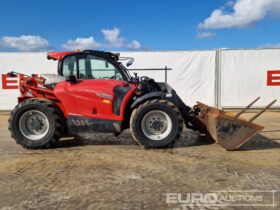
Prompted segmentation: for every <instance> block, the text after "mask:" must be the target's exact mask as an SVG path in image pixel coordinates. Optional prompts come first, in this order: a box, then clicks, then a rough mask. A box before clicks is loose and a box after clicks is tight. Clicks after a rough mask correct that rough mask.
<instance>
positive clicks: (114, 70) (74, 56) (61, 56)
mask: <svg viewBox="0 0 280 210" xmlns="http://www.w3.org/2000/svg"><path fill="white" fill-rule="evenodd" d="M48 58H49V59H53V60H59V64H58V75H60V76H64V77H65V78H67V77H75V78H76V79H112V80H124V81H130V79H131V77H130V75H129V73H128V71H127V69H126V68H125V67H124V66H123V65H122V64H121V63H120V62H118V60H119V54H114V53H109V52H103V51H96V50H85V51H82V52H60V53H53V52H51V53H49V54H48ZM131 62H133V60H129V64H130V65H131Z"/></svg>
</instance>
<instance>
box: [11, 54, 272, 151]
mask: <svg viewBox="0 0 280 210" xmlns="http://www.w3.org/2000/svg"><path fill="white" fill-rule="evenodd" d="M47 57H48V59H52V60H58V75H54V74H45V75H40V77H38V76H36V75H32V76H25V77H23V79H22V80H21V81H20V92H21V96H20V97H18V104H17V106H16V107H15V108H14V110H13V111H12V112H11V116H10V118H9V130H10V132H11V135H12V137H13V138H14V139H15V141H16V142H17V143H18V144H20V145H22V146H23V147H25V148H30V149H36V148H46V147H49V146H51V145H53V144H55V142H56V141H58V140H59V139H60V138H61V137H63V136H71V135H75V134H80V133H83V132H87V133H88V132H107V133H114V134H115V135H116V136H117V135H119V134H120V133H121V132H122V131H123V130H124V129H127V128H130V130H131V134H132V136H133V138H134V140H135V141H137V142H138V143H139V144H140V145H143V146H144V147H145V148H163V147H170V146H172V145H173V143H174V142H175V141H176V140H177V139H178V138H179V137H180V135H181V133H182V129H183V124H185V125H186V127H187V128H189V129H193V130H198V131H200V132H201V133H203V134H207V135H208V136H209V138H212V139H214V140H215V141H216V142H217V143H219V144H220V145H221V146H222V147H224V148H225V149H227V150H235V149H237V148H239V147H240V146H241V145H242V144H244V143H245V142H246V141H248V140H249V139H250V138H251V137H252V136H254V135H255V134H256V133H258V132H260V131H261V130H262V129H263V127H262V126H260V125H257V124H254V123H252V121H253V120H254V119H255V118H256V117H257V116H259V115H260V114H261V113H262V112H263V111H265V110H266V109H267V108H269V107H270V106H271V105H272V104H273V103H274V102H275V101H273V102H272V103H270V104H269V105H268V106H267V107H266V108H265V109H264V110H263V111H262V112H261V113H260V114H258V115H257V116H256V117H254V118H253V119H251V120H249V121H246V120H244V119H242V118H240V115H241V114H242V113H243V112H245V111H246V110H247V109H249V108H250V106H251V105H252V104H253V103H254V102H255V101H256V100H255V101H254V102H252V103H251V104H250V105H248V106H247V107H246V108H245V109H244V110H242V112H240V113H239V114H237V115H233V114H231V113H228V112H224V111H222V110H219V109H216V108H213V107H209V106H207V105H205V104H202V103H198V104H197V105H196V106H194V107H193V108H190V107H188V106H187V105H185V104H184V102H183V101H182V100H181V99H180V97H179V96H178V95H177V94H176V92H175V90H174V89H172V87H170V86H169V85H168V84H167V83H159V82H155V81H154V80H153V79H152V78H149V77H146V76H143V77H141V78H139V77H138V76H137V75H136V74H135V76H131V75H130V74H129V71H128V70H127V69H126V67H125V66H124V65H123V64H122V62H120V61H121V60H123V59H124V58H121V57H120V55H119V54H118V53H110V52H102V51H95V50H85V51H82V52H74V51H73V52H50V53H48V56H47ZM126 59H128V62H127V66H128V65H131V64H132V62H133V58H126ZM8 74H9V76H17V74H18V73H16V72H9V73H8Z"/></svg>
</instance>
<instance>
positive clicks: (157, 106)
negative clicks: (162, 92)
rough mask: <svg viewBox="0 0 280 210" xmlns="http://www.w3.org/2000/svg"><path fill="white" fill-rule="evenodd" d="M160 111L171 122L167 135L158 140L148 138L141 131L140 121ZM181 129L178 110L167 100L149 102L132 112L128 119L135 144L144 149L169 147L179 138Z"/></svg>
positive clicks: (181, 120) (181, 121) (180, 118)
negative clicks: (153, 112) (147, 115)
mask: <svg viewBox="0 0 280 210" xmlns="http://www.w3.org/2000/svg"><path fill="white" fill-rule="evenodd" d="M151 111H160V112H164V113H166V114H167V115H168V116H169V117H170V119H171V122H172V128H171V131H170V132H169V134H168V135H167V136H166V137H165V138H163V139H160V140H153V139H151V138H149V137H148V136H147V135H146V134H145V132H144V131H143V130H142V126H141V125H142V124H141V123H142V120H143V119H144V117H145V115H146V114H147V113H150V112H151ZM182 129H183V119H182V116H181V113H180V111H179V110H178V108H177V107H176V106H175V105H174V104H173V103H171V102H170V101H167V100H158V99H155V100H149V101H146V102H145V103H143V104H141V105H140V106H138V107H137V108H136V109H134V110H133V112H132V114H131V118H130V130H131V134H132V137H133V138H134V140H135V141H136V142H138V143H139V144H140V145H142V146H144V147H145V148H147V149H148V148H164V147H171V146H173V144H174V143H175V142H176V140H177V139H179V138H180V136H181V133H182Z"/></svg>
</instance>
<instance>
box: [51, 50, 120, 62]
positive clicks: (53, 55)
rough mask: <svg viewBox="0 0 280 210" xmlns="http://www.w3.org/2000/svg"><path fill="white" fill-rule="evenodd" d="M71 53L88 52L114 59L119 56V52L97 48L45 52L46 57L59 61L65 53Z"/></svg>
mask: <svg viewBox="0 0 280 210" xmlns="http://www.w3.org/2000/svg"><path fill="white" fill-rule="evenodd" d="M73 54H90V55H96V56H100V57H109V58H111V59H113V60H115V61H117V60H118V59H119V56H120V54H119V53H111V52H104V51H98V50H84V51H81V52H80V51H66V52H49V53H48V54H47V58H48V59H52V60H59V61H60V60H62V59H63V58H64V57H65V56H66V55H73Z"/></svg>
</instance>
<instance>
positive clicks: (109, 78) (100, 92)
mask: <svg viewBox="0 0 280 210" xmlns="http://www.w3.org/2000/svg"><path fill="white" fill-rule="evenodd" d="M62 65H63V75H64V76H77V78H78V79H77V81H76V82H73V83H71V82H67V81H64V82H60V83H58V84H57V86H56V88H55V90H54V91H55V94H56V96H57V97H58V98H59V99H60V100H61V101H62V104H63V105H64V107H65V110H66V113H67V115H69V116H70V115H75V116H83V117H88V118H98V119H105V120H117V121H122V120H123V111H122V107H123V106H124V105H125V104H126V103H127V102H128V100H129V99H130V97H131V95H132V94H133V93H134V89H135V86H134V85H132V84H129V83H128V82H127V81H126V80H125V78H124V76H123V73H122V72H121V70H119V69H118V68H117V67H116V66H115V65H113V64H112V63H110V62H109V61H107V60H105V59H103V58H100V57H97V56H94V55H87V54H85V55H71V56H67V57H66V58H65V59H64V61H63V64H62Z"/></svg>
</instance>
